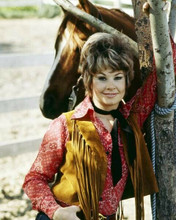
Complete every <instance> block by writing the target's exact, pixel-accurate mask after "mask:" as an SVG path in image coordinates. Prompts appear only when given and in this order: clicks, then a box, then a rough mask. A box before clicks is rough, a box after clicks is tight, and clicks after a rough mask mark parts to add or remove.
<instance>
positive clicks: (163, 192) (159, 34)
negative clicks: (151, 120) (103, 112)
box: [148, 0, 176, 220]
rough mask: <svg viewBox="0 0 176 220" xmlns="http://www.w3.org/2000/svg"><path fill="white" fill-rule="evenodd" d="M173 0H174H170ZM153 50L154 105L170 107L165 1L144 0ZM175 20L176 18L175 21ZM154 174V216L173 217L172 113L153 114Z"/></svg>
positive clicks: (175, 173)
mask: <svg viewBox="0 0 176 220" xmlns="http://www.w3.org/2000/svg"><path fill="white" fill-rule="evenodd" d="M174 1H175V0H174ZM148 2H149V4H150V6H151V9H150V15H149V18H150V25H151V34H152V42H153V51H154V57H155V61H156V62H155V63H156V70H157V78H158V81H157V89H158V105H159V106H160V107H166V108H167V107H170V106H171V105H172V104H173V101H174V97H175V77H174V66H173V57H172V49H171V44H170V36H169V28H168V24H167V16H166V11H165V10H164V9H165V6H166V5H165V3H166V2H165V1H161V0H148ZM175 22H176V21H175ZM155 132H156V177H157V180H158V186H159V193H158V194H157V201H156V219H157V220H161V219H162V220H174V219H176V208H175V207H176V199H175V198H176V159H175V158H176V146H175V145H174V131H173V114H169V115H167V116H165V117H162V116H157V115H156V118H155Z"/></svg>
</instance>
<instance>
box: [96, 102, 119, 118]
mask: <svg viewBox="0 0 176 220" xmlns="http://www.w3.org/2000/svg"><path fill="white" fill-rule="evenodd" d="M92 105H93V107H94V110H95V112H96V113H98V114H101V115H111V114H112V111H115V110H116V109H112V110H109V111H106V110H104V109H101V108H98V107H97V106H96V105H95V104H94V103H93V102H92Z"/></svg>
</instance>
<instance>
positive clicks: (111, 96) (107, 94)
mask: <svg viewBox="0 0 176 220" xmlns="http://www.w3.org/2000/svg"><path fill="white" fill-rule="evenodd" d="M103 94H104V95H105V96H106V97H108V98H114V97H115V96H116V95H117V94H118V93H103Z"/></svg>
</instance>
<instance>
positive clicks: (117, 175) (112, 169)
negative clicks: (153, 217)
mask: <svg viewBox="0 0 176 220" xmlns="http://www.w3.org/2000/svg"><path fill="white" fill-rule="evenodd" d="M128 48H129V45H128V44H127V43H126V42H123V41H121V40H119V39H118V38H117V37H116V36H114V35H111V34H106V33H96V34H94V35H92V36H91V37H90V38H89V39H88V41H87V42H86V43H85V44H84V46H83V48H82V53H81V59H80V67H79V70H80V73H81V74H82V77H83V81H84V85H85V88H86V97H85V99H84V101H83V102H82V103H80V104H79V106H77V107H76V109H75V110H74V111H72V112H68V113H64V114H62V115H61V116H60V117H58V118H56V119H55V120H54V121H53V122H52V123H51V125H50V127H49V129H48V131H47V132H46V134H45V136H44V138H43V142H42V144H41V147H40V150H39V153H38V156H37V158H36V160H35V161H34V163H33V165H32V167H31V169H30V171H29V173H28V174H27V175H26V178H25V182H24V185H23V188H24V191H25V192H26V193H27V195H28V196H29V198H30V199H31V201H32V205H33V208H34V209H36V210H39V211H42V213H40V214H39V215H38V217H37V219H41V220H42V219H54V220H68V219H69V220H78V219H84V218H85V219H86V220H89V219H94V220H97V219H115V213H116V210H117V208H118V206H119V202H120V200H121V199H123V198H130V197H132V196H135V199H136V219H142V217H143V196H144V195H148V194H152V193H154V192H158V187H157V183H156V179H155V176H154V173H153V170H152V165H151V161H150V158H149V154H148V151H147V148H146V145H145V141H144V138H143V135H142V132H141V128H142V125H143V123H144V121H145V120H146V118H147V116H148V115H149V114H150V112H151V110H152V108H153V106H154V103H155V100H156V74H155V73H153V74H151V75H150V76H149V77H148V79H147V80H146V82H145V83H144V85H143V87H142V88H140V89H139V90H138V91H137V94H136V96H135V97H133V98H132V100H130V101H129V102H128V103H126V104H125V103H124V101H123V99H124V97H125V95H126V93H127V91H128V88H129V86H130V83H131V81H132V79H133V61H132V57H131V52H130V50H129V49H128ZM55 174H57V178H56V179H55V180H54V177H55ZM51 182H54V184H53V185H52V186H49V184H48V183H51ZM44 213H45V214H44ZM81 214H83V217H81ZM47 216H48V217H49V218H48V217H47ZM98 216H99V218H98Z"/></svg>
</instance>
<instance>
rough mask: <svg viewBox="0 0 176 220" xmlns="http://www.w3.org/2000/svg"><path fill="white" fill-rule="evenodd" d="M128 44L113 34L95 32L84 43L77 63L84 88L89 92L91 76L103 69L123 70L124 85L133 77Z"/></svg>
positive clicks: (127, 85) (128, 84)
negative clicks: (124, 75) (124, 76)
mask: <svg viewBox="0 0 176 220" xmlns="http://www.w3.org/2000/svg"><path fill="white" fill-rule="evenodd" d="M129 48H130V46H129V44H128V43H127V42H125V41H124V40H121V39H119V38H118V37H117V36H115V35H114V34H108V33H95V34H93V35H91V36H90V37H89V38H88V40H87V41H86V43H85V44H84V46H83V48H82V51H81V57H80V64H79V72H80V73H81V74H82V77H83V82H84V86H85V89H86V90H87V92H88V93H89V94H91V84H92V77H93V76H94V75H95V74H97V73H101V72H102V71H103V70H106V69H112V71H116V70H123V71H124V73H125V74H126V87H127V88H128V87H129V86H130V82H131V81H132V79H133V77H134V73H133V59H132V53H131V51H130V49H129Z"/></svg>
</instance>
